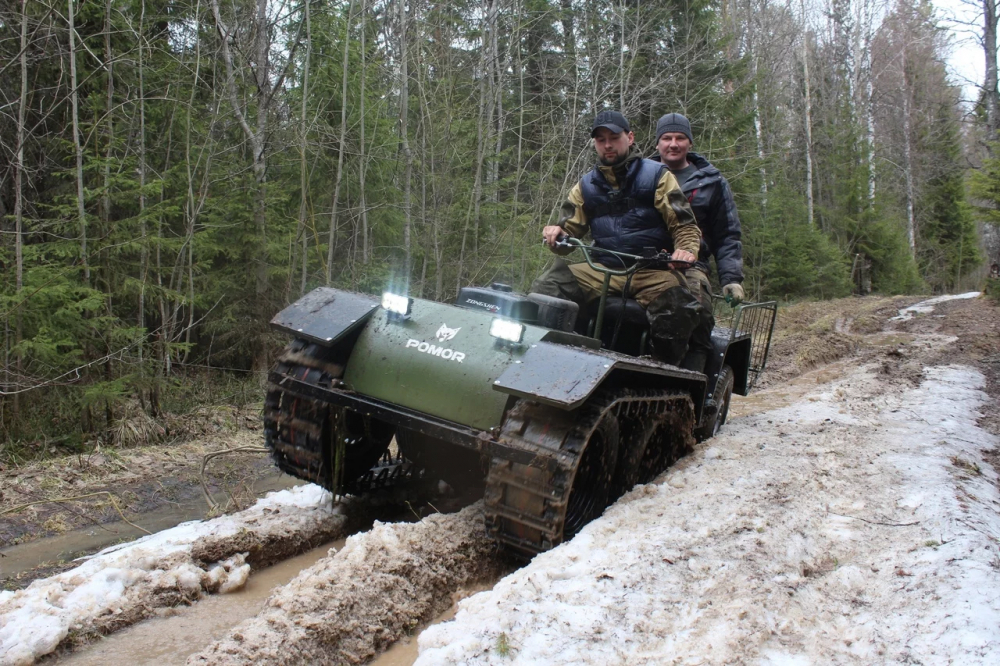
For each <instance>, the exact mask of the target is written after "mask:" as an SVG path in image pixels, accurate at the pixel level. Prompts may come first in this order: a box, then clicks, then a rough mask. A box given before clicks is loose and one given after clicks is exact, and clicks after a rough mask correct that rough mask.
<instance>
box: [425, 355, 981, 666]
mask: <svg viewBox="0 0 1000 666" xmlns="http://www.w3.org/2000/svg"><path fill="white" fill-rule="evenodd" d="M983 385H984V383H983V377H982V376H981V375H980V374H979V373H978V372H976V371H975V370H972V369H970V368H967V367H960V366H947V367H938V368H931V369H928V370H927V371H926V373H925V379H924V381H923V382H922V384H921V385H920V386H919V387H918V388H916V389H910V390H905V391H904V389H903V388H902V387H900V388H898V389H896V390H898V391H900V393H893V392H891V391H888V390H887V389H886V387H885V385H884V384H882V383H880V382H879V381H878V377H877V369H876V368H875V366H863V367H860V368H855V369H853V370H851V371H850V372H848V373H845V376H844V377H843V378H841V379H840V380H839V381H838V382H837V383H836V384H834V385H832V386H829V387H827V388H825V389H824V390H822V391H819V392H817V393H813V394H810V395H807V396H805V398H804V399H803V400H802V401H800V402H799V403H797V404H795V405H792V406H790V407H787V408H784V409H779V410H774V411H771V412H767V413H764V414H758V415H755V416H750V417H746V418H743V419H736V420H734V421H733V422H731V423H730V424H728V425H727V427H726V431H724V434H722V435H720V436H718V437H715V438H713V439H712V440H711V443H710V445H709V446H707V447H704V448H700V449H698V450H696V451H695V453H693V454H692V455H690V456H688V457H687V458H685V459H682V460H681V461H679V462H678V463H677V464H676V465H675V467H674V468H673V469H671V470H668V471H667V472H666V473H665V474H664V475H661V477H660V478H659V479H657V482H656V483H655V484H649V485H646V486H642V487H639V488H636V489H634V490H633V491H632V492H630V493H628V494H627V495H626V496H625V497H623V498H622V499H621V500H619V502H618V503H617V504H615V505H614V506H612V507H610V508H609V509H608V510H607V511H606V512H605V514H604V516H602V517H601V518H600V519H598V520H596V521H594V522H592V523H591V524H589V525H588V526H587V527H586V528H584V529H583V530H582V531H581V532H580V534H579V535H578V536H577V537H576V538H575V539H573V540H572V541H570V542H568V543H565V544H563V545H561V546H560V547H558V548H556V549H554V550H552V551H549V552H547V553H543V554H541V555H539V556H537V557H535V559H534V560H533V561H532V562H531V563H530V564H529V565H528V566H526V567H524V568H523V569H521V570H519V571H517V572H515V573H513V574H511V575H510V576H508V577H506V578H505V579H504V580H502V581H501V582H500V583H498V584H497V585H496V586H495V587H494V588H493V590H491V591H488V592H482V593H480V594H477V595H475V596H472V597H470V598H468V599H465V600H464V601H462V602H461V603H460V604H459V611H458V614H457V615H456V618H455V619H454V620H453V621H451V622H447V623H443V624H440V625H436V626H433V627H430V628H429V629H427V630H426V631H425V632H423V634H421V636H420V638H419V646H420V655H419V658H418V660H417V662H416V663H417V665H418V666H428V665H431V664H442V663H461V664H469V665H478V664H498V665H499V664H602V665H603V664H624V663H637V664H641V663H663V660H664V656H665V655H669V661H670V662H671V663H678V664H700V663H758V664H768V665H774V666H798V665H800V664H821V663H887V662H889V663H899V662H911V661H912V662H922V663H949V662H951V661H954V662H959V661H960V662H961V663H964V664H992V663H998V662H1000V629H998V627H1000V601H998V600H997V598H996V594H995V591H996V590H997V589H998V587H1000V573H998V570H997V567H996V566H995V562H997V561H1000V554H998V548H997V544H996V542H995V539H994V537H996V536H997V535H1000V516H998V515H997V512H996V511H995V509H994V508H993V507H994V506H995V503H996V502H997V501H998V499H1000V498H998V493H997V490H996V478H995V477H996V475H995V473H994V472H993V470H992V469H991V468H990V466H989V465H988V464H986V463H985V461H984V460H983V457H982V452H983V451H984V450H989V449H991V448H995V447H997V445H998V442H997V438H996V437H994V436H992V435H991V434H989V433H987V432H985V431H983V430H981V429H979V428H978V427H977V425H976V419H977V418H978V416H979V411H978V410H979V409H980V408H981V407H982V406H983V405H984V404H987V400H988V398H987V396H986V395H985V394H984V393H983V392H982V390H981V389H982V387H983ZM789 421H791V422H789Z"/></svg>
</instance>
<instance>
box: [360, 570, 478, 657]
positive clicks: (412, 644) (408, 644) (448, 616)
mask: <svg viewBox="0 0 1000 666" xmlns="http://www.w3.org/2000/svg"><path fill="white" fill-rule="evenodd" d="M495 584H496V581H491V582H489V583H487V582H483V583H480V584H479V585H475V586H473V587H472V588H470V589H468V590H461V591H460V593H459V594H457V595H456V597H458V598H457V599H456V601H455V603H453V604H452V605H451V608H449V609H448V610H446V611H445V612H443V613H441V614H440V615H438V616H437V617H436V618H434V619H433V620H431V621H430V622H429V623H427V624H426V625H425V626H423V627H420V629H419V631H418V632H417V633H415V634H414V635H413V636H410V637H409V638H405V639H403V640H401V641H399V642H398V643H396V644H395V645H393V646H392V647H391V648H389V649H388V650H386V651H385V652H383V653H382V654H381V655H379V656H378V658H377V659H374V660H372V661H370V662H368V663H369V664H370V666H413V663H414V662H415V661H416V660H417V652H418V650H417V639H418V638H419V637H420V633H421V632H422V631H424V629H427V628H428V627H432V626H434V625H435V624H441V623H442V622H447V621H448V620H453V619H455V614H456V613H457V612H458V602H459V601H461V600H462V599H465V598H466V597H471V596H472V595H473V594H476V593H477V592H485V591H486V590H492V589H493V586H494V585H495Z"/></svg>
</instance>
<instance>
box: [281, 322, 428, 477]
mask: <svg viewBox="0 0 1000 666" xmlns="http://www.w3.org/2000/svg"><path fill="white" fill-rule="evenodd" d="M331 353H332V352H331V350H329V349H326V348H324V347H321V346H319V345H316V344H313V343H309V342H306V341H305V340H301V339H296V340H293V341H292V343H291V344H289V345H288V347H286V348H285V351H284V353H283V354H282V355H281V356H280V357H279V358H278V361H277V363H275V366H274V368H273V370H272V377H273V376H274V375H278V376H280V377H291V378H294V379H297V380H299V381H303V382H306V383H309V384H312V385H313V386H316V387H318V388H323V389H330V388H336V387H337V386H339V385H340V383H341V377H342V376H343V373H344V367H343V365H342V364H339V363H336V362H334V361H333V360H331V358H330V356H331ZM343 418H344V410H343V409H342V408H337V407H334V406H331V405H329V404H327V403H326V402H323V401H322V400H313V399H309V398H304V397H302V396H298V395H295V394H294V393H291V392H289V391H286V390H285V389H284V388H282V387H281V386H280V385H279V384H277V383H275V382H274V381H271V382H270V383H269V384H268V390H267V394H266V396H265V398H264V442H265V445H266V446H267V448H268V449H270V451H271V457H272V459H273V460H274V462H275V464H276V465H277V466H278V468H279V469H281V471H283V472H285V473H287V474H290V475H292V476H294V477H296V478H299V479H303V480H305V481H310V482H312V483H316V484H318V485H320V486H323V487H324V488H326V489H327V490H330V491H331V492H344V493H350V494H353V495H360V494H363V493H367V492H371V491H376V490H383V489H388V488H392V487H396V486H399V485H402V484H404V483H406V482H408V481H410V480H411V479H414V478H416V477H419V476H420V470H418V469H417V468H416V467H415V466H414V465H413V464H412V463H411V462H409V461H407V460H405V459H404V458H403V457H402V456H401V455H395V456H393V455H391V454H390V453H389V452H388V451H385V452H384V453H382V455H381V456H380V457H378V458H377V462H376V464H375V465H374V466H372V467H371V468H370V469H367V466H368V465H370V464H371V459H372V458H368V462H367V463H366V464H365V466H364V467H361V468H360V469H359V468H358V467H357V466H356V465H352V464H351V461H352V453H354V452H353V451H352V450H351V447H352V445H353V446H363V444H362V443H361V442H360V441H358V440H357V439H356V438H351V437H349V436H348V435H347V434H345V432H343V428H342V427H341V425H342V420H343ZM337 437H341V438H345V442H346V446H347V449H348V450H347V461H346V463H345V465H346V468H347V469H346V471H347V474H346V475H345V478H344V479H343V487H342V488H339V489H338V488H335V487H334V486H335V485H336V481H335V479H334V470H333V459H334V451H333V443H334V441H335V438H337Z"/></svg>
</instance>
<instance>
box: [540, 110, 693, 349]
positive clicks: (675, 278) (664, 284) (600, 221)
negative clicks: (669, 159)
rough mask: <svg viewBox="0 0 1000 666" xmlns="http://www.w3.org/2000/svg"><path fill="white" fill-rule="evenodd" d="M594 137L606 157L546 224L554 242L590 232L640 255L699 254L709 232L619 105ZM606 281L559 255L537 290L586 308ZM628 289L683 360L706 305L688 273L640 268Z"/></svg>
mask: <svg viewBox="0 0 1000 666" xmlns="http://www.w3.org/2000/svg"><path fill="white" fill-rule="evenodd" d="M591 137H593V139H594V148H595V149H596V150H597V157H598V160H599V162H598V164H597V165H596V166H595V167H594V168H593V169H592V170H591V171H589V172H588V173H587V174H586V175H584V177H583V178H581V179H580V182H578V183H577V184H576V185H574V186H573V189H572V190H570V193H569V196H568V197H567V199H566V202H565V203H563V206H562V211H563V215H562V218H561V219H560V221H559V224H558V225H552V226H547V227H545V228H544V229H543V230H542V236H543V237H544V239H545V242H546V243H547V244H548V245H549V247H550V248H551V249H552V250H553V251H554V252H557V253H559V254H561V252H559V251H558V250H557V248H556V247H555V244H556V241H557V239H558V238H559V237H560V236H561V235H563V234H568V235H570V236H573V237H575V238H582V237H583V236H584V235H586V233H587V232H588V231H589V232H590V235H591V236H592V237H593V239H594V246H595V247H598V248H604V249H607V250H613V251H617V252H625V253H628V254H637V255H641V254H643V253H644V252H645V250H647V249H648V248H656V249H657V250H661V249H665V250H668V251H670V252H672V254H671V256H672V258H674V259H677V260H678V261H694V260H695V258H696V257H695V253H696V252H697V251H698V246H699V242H700V239H701V233H700V232H699V230H698V225H697V223H696V222H695V219H694V214H693V213H692V212H691V207H690V206H689V205H688V201H687V198H686V197H685V196H684V193H683V192H682V191H681V189H680V187H679V186H678V185H677V179H676V178H674V176H673V175H672V174H671V173H670V170H669V169H667V168H666V167H665V166H664V165H662V164H658V163H656V162H654V161H652V160H644V159H642V155H641V153H640V152H639V149H638V148H637V147H636V145H635V135H634V134H633V133H632V131H631V128H630V127H629V123H628V120H626V118H625V116H623V115H622V114H621V113H618V112H617V111H603V112H601V113H599V114H598V115H597V117H596V118H595V119H594V126H593V130H592V131H591ZM605 257H606V258H603V259H599V260H600V262H601V263H603V264H605V265H608V266H610V267H611V268H621V266H620V260H619V259H617V258H615V257H613V255H605ZM609 262H610V263H609ZM603 282H604V275H603V274H602V273H598V272H597V271H595V270H594V269H592V268H590V266H588V265H587V264H586V263H578V264H572V265H567V264H566V263H565V262H563V261H561V260H556V262H555V263H554V265H553V266H552V267H551V268H549V269H548V270H547V271H546V272H545V273H544V274H543V275H542V276H541V277H539V278H538V279H537V280H535V283H534V284H533V285H532V287H531V290H532V291H533V292H536V293H540V294H545V295H547V296H554V297H557V298H565V299H568V300H571V301H575V302H576V303H578V304H579V305H580V306H581V307H583V306H585V305H586V304H587V303H589V302H590V301H592V300H594V299H597V298H599V297H600V294H601V287H602V285H603ZM624 284H625V279H624V278H623V277H620V276H614V277H612V279H611V291H612V292H614V293H621V292H622V290H623V288H624ZM628 296H629V297H630V298H634V299H635V300H636V301H638V302H639V304H640V305H642V306H643V307H644V308H646V315H647V317H648V318H649V322H650V338H651V340H652V344H653V353H654V354H655V355H656V357H657V358H659V359H660V360H662V361H664V362H666V363H671V364H673V365H677V364H678V363H680V361H681V359H682V358H683V357H684V354H685V352H686V351H687V346H688V340H689V339H690V337H691V332H692V331H693V330H694V329H695V327H696V326H697V325H698V323H699V321H700V320H701V318H702V309H703V308H702V306H701V304H700V303H699V302H698V300H697V299H696V298H695V297H694V296H693V295H692V294H691V292H690V291H689V290H688V287H687V281H686V280H685V278H684V276H683V274H681V273H680V272H679V271H673V270H641V271H638V272H637V273H635V275H634V276H633V277H632V282H631V285H630V288H629V294H628Z"/></svg>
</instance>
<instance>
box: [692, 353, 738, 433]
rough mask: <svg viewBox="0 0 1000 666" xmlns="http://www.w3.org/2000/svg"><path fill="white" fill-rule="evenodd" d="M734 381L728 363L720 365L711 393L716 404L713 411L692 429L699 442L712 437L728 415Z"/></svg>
mask: <svg viewBox="0 0 1000 666" xmlns="http://www.w3.org/2000/svg"><path fill="white" fill-rule="evenodd" d="M734 382H735V375H734V373H733V369H732V368H731V367H729V366H728V365H724V366H722V371H721V372H720V373H719V381H717V382H716V384H715V393H713V394H712V401H713V402H714V403H715V405H716V409H715V413H714V414H712V415H711V416H710V417H709V418H707V419H705V422H704V423H702V424H701V425H700V426H698V428H696V429H695V431H694V435H695V438H696V439H697V440H698V441H699V442H703V441H705V440H706V439H708V438H709V437H714V436H715V435H716V434H718V432H719V429H720V428H722V426H723V425H724V424H725V422H726V418H727V417H728V416H729V403H730V401H732V399H733V384H734Z"/></svg>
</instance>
